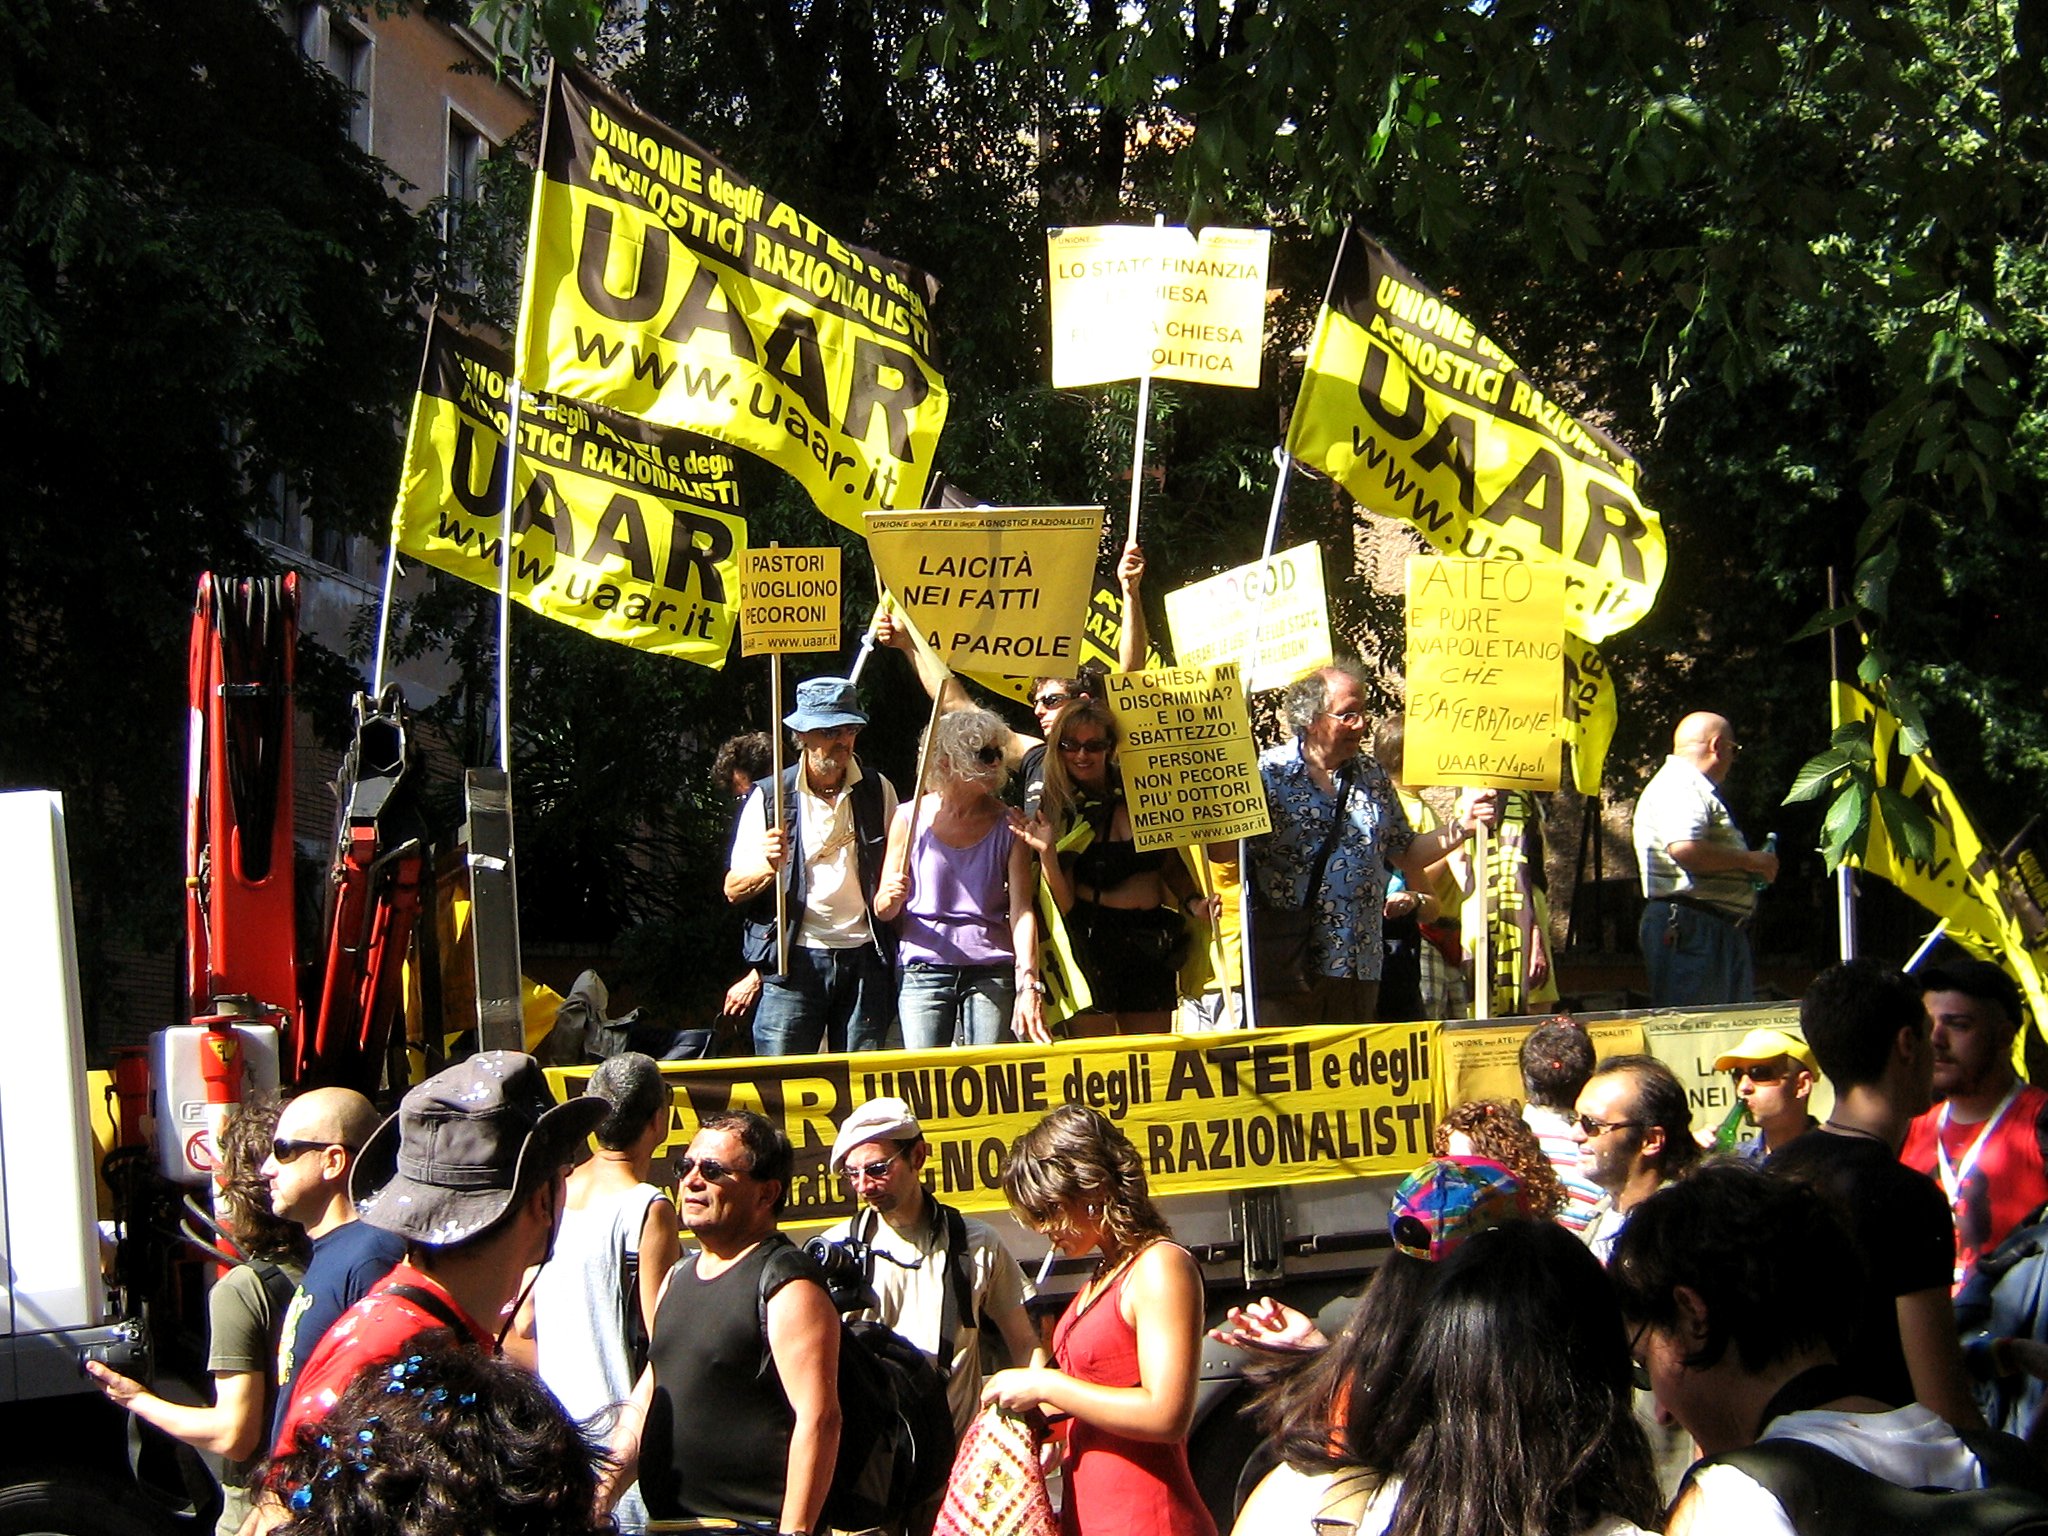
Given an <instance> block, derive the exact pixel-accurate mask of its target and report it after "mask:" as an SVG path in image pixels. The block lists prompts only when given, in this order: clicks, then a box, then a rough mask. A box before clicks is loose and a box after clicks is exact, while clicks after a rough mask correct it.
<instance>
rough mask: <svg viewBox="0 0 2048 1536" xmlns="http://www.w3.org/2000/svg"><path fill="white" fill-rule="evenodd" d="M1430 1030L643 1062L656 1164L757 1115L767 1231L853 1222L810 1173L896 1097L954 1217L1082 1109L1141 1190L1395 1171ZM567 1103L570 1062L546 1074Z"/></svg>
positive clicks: (1424, 1083)
mask: <svg viewBox="0 0 2048 1536" xmlns="http://www.w3.org/2000/svg"><path fill="white" fill-rule="evenodd" d="M1435 1040H1436V1027H1435V1026H1434V1025H1412V1024H1379V1025H1355V1026H1343V1027H1336V1028H1328V1027H1326V1028H1318V1029H1292V1030H1280V1029H1275V1030H1261V1031H1259V1032H1258V1034H1257V1035H1256V1036H1251V1035H1243V1034H1224V1035H1144V1036H1132V1037H1129V1038H1126V1039H1121V1040H1119V1039H1101V1040H1075V1041H1066V1042H1061V1043H1057V1044H1054V1045H1052V1046H1050V1047H1041V1046H1024V1045H1005V1046H986V1047H972V1046H964V1047H956V1048H954V1049H952V1050H946V1051H934V1052H915V1053H913V1052H908V1051H861V1052H858V1053H856V1054H853V1055H835V1056H754V1057H737V1058H733V1059H730V1060H721V1061H702V1062H668V1061H665V1062H663V1063H662V1064H661V1070H662V1075H663V1076H664V1077H666V1078H667V1079H668V1080H669V1082H670V1083H671V1084H672V1085H673V1087H674V1089H675V1111H674V1117H673V1120H672V1123H671V1125H670V1129H669V1135H668V1138H667V1140H666V1141H664V1142H663V1143H662V1145H661V1146H660V1147H659V1148H657V1149H656V1150H657V1153H658V1154H660V1155H665V1156H666V1155H674V1154H676V1153H679V1152H680V1151H681V1150H682V1149H683V1147H685V1146H686V1145H688V1143H689V1140H690V1138H691V1137H692V1136H694V1135H695V1134H696V1132H697V1126H698V1124H699V1123H700V1121H701V1120H702V1119H703V1117H704V1116H706V1115H708V1114H712V1113H714V1112H716V1111H720V1110H726V1109H751V1110H753V1111H755V1112H756V1113H759V1114H763V1115H766V1116H767V1117H768V1118H769V1119H770V1120H772V1121H774V1122H775V1123H776V1124H777V1125H779V1126H780V1127H781V1128H782V1129H783V1130H784V1131H785V1132H786V1133H787V1134H788V1136H789V1139H790V1142H791V1143H792V1145H793V1146H794V1147H795V1149H796V1171H795V1177H794V1178H793V1179H792V1181H791V1187H790V1191H789V1206H788V1209H787V1210H786V1211H785V1213H784V1217H783V1221H784V1224H785V1225H792V1224H796V1223H807V1222H820V1221H836V1220H838V1219H840V1218H841V1217H845V1216H850V1215H852V1214H853V1210H854V1203H853V1199H852V1194H851V1191H850V1190H849V1189H848V1188H847V1185H846V1181H845V1180H844V1179H842V1178H840V1177H838V1176H837V1175H835V1174H833V1173H831V1172H830V1171H829V1170H828V1169H827V1167H826V1163H827V1161H828V1159H829V1157H830V1155H831V1151H832V1140H833V1138H834V1137H835V1136H836V1135H837V1134H838V1127H839V1125H840V1124H841V1122H843V1121H844V1120H845V1119H846V1117H847V1116H848V1115H850V1114H851V1113H852V1112H853V1111H854V1110H856V1109H858V1108H859V1107H860V1106H861V1105H863V1104H865V1103H867V1102H868V1101H869V1100H870V1099H878V1098H885V1097H894V1098H900V1099H904V1100H907V1101H908V1102H909V1104H910V1106H911V1108H912V1109H913V1110H914V1111H915V1112H916V1114H917V1117H918V1120H919V1122H920V1123H921V1124H922V1125H923V1127H924V1133H925V1136H926V1138H927V1139H928V1140H929V1141H930V1142H931V1145H932V1156H931V1163H930V1169H931V1175H932V1189H933V1192H934V1193H935V1194H937V1195H938V1196H939V1198H940V1199H942V1200H944V1201H945V1202H946V1203H947V1204H949V1205H953V1206H956V1207H958V1208H959V1209H961V1210H966V1211H991V1210H1000V1209H1002V1208H1003V1205H1004V1200H1003V1191H1002V1168H1003V1159H1004V1158H1005V1157H1006V1156H1007V1155H1008V1153H1009V1150H1010V1144H1011V1143H1012V1142H1014V1141H1015V1140H1016V1139H1017V1138H1018V1137H1019V1136H1021V1135H1023V1134H1024V1132H1026V1131H1028V1130H1029V1129H1031V1127H1032V1126H1034V1125H1036V1124H1037V1123H1038V1122H1039V1120H1040V1119H1042V1118H1043V1117H1044V1116H1045V1114H1046V1113H1047V1112H1048V1111H1049V1110H1052V1109H1056V1108H1057V1107H1058V1106H1060V1105H1061V1104H1069V1103H1073V1104H1089V1105H1093V1106H1094V1107H1095V1108H1097V1109H1100V1110H1101V1111H1102V1112H1103V1113H1104V1114H1106V1115H1108V1116H1109V1117H1110V1118H1111V1119H1112V1120H1114V1121H1116V1122H1117V1124H1118V1125H1120V1126H1122V1127H1123V1131H1124V1134H1125V1135H1127V1136H1129V1137H1130V1138H1131V1141H1132V1143H1133V1144H1134V1145H1135V1146H1136V1147H1137V1149H1138V1155H1139V1156H1140V1157H1142V1158H1143V1159H1144V1162H1145V1173H1146V1177H1147V1179H1148V1180H1149V1182H1150V1184H1151V1189H1152V1193H1153V1194H1154V1195H1177V1194H1189V1193H1194V1192H1197V1191H1203V1190H1216V1191H1230V1190H1239V1189H1256V1188H1260V1187H1265V1186H1272V1185H1282V1184H1301V1183H1309V1182H1319V1181H1324V1180H1331V1179H1351V1178H1365V1177H1370V1176H1376V1175H1386V1174H1392V1175H1395V1176H1399V1175H1401V1174H1405V1173H1406V1172H1408V1170H1409V1169H1411V1168H1413V1167H1414V1166H1415V1165H1416V1164H1417V1163H1419V1162H1421V1161H1422V1160H1423V1159H1424V1158H1426V1157H1427V1156H1429V1138H1430V1133H1431V1131H1432V1130H1433V1129H1434V1128H1435V1125H1436V1106H1437V1097H1436V1095H1437V1081H1436V1056H1435ZM549 1076H550V1077H552V1078H553V1079H554V1080H555V1084H554V1086H555V1091H556V1093H557V1095H559V1096H562V1097H567V1096H569V1095H572V1094H580V1093H581V1092H582V1091H583V1084H584V1083H585V1082H586V1081H587V1080H588V1078H589V1076H590V1069H589V1068H587V1067H575V1068H568V1069H558V1070H555V1071H552V1072H550V1073H549Z"/></svg>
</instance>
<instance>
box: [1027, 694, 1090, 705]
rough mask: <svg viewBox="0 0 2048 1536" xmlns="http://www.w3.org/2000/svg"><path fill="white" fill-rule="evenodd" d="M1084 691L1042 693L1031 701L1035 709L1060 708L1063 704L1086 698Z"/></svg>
mask: <svg viewBox="0 0 2048 1536" xmlns="http://www.w3.org/2000/svg"><path fill="white" fill-rule="evenodd" d="M1086 697H1087V695H1086V694H1082V693H1041V694H1040V695H1039V696H1038V697H1037V698H1035V699H1033V700H1032V701H1031V707H1032V708H1033V709H1058V708H1059V707H1060V706H1061V705H1062V704H1071V703H1073V702H1074V700H1076V699H1082V698H1086Z"/></svg>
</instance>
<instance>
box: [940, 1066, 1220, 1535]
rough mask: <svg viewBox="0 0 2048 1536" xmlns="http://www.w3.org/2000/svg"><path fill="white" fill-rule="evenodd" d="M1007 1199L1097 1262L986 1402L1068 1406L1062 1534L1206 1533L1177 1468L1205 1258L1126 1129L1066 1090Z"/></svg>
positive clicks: (1008, 1173) (1008, 1172) (1194, 1364)
mask: <svg viewBox="0 0 2048 1536" xmlns="http://www.w3.org/2000/svg"><path fill="white" fill-rule="evenodd" d="M1003 1193H1004V1194H1005V1195H1006V1196H1007V1197H1008V1198H1009V1202H1010V1208H1011V1210H1013V1211H1014V1212H1016V1214H1017V1217H1018V1219H1019V1220H1020V1221H1022V1222H1023V1223H1024V1224H1025V1225H1026V1226H1028V1227H1030V1228H1031V1229H1032V1230H1033V1231H1035V1232H1039V1233H1042V1234H1043V1235H1044V1236H1045V1237H1046V1238H1047V1239H1048V1240H1049V1241H1050V1242H1051V1243H1052V1244H1053V1245H1054V1246H1055V1247H1056V1248H1057V1249H1059V1251H1060V1252H1061V1253H1063V1254H1066V1255H1067V1256H1068V1257H1070V1258H1078V1257H1080V1256H1082V1255H1085V1254H1088V1253H1096V1254H1099V1255H1100V1257H1099V1258H1098V1259H1097V1261H1096V1264H1095V1272H1094V1274H1093V1275H1091V1276H1090V1277H1089V1280H1088V1283H1087V1284H1086V1285H1084V1286H1083V1287H1082V1288H1081V1290H1080V1292H1079V1294H1077V1295H1076V1296H1075V1297H1074V1300H1073V1302H1072V1304H1071V1305H1069V1306H1068V1308H1067V1312H1066V1315H1065V1316H1064V1317H1062V1318H1061V1319H1060V1324H1059V1327H1058V1329H1057V1330H1056V1331H1055V1332H1054V1334H1053V1345H1052V1349H1053V1361H1054V1364H1053V1365H1052V1366H1049V1367H1028V1368H1025V1369H1021V1370H1010V1371H998V1372H997V1373H996V1374H995V1375H994V1376H991V1377H990V1378H989V1380H988V1383H987V1385H986V1386H984V1387H983V1388H982V1393H981V1400H982V1403H983V1404H984V1405H988V1404H991V1403H995V1404H1000V1405H1001V1406H1002V1407H1004V1408H1007V1409H1010V1410H1011V1411H1012V1412H1018V1413H1022V1412H1026V1411H1029V1410H1032V1409H1043V1410H1044V1411H1045V1412H1047V1413H1049V1414H1055V1415H1066V1416H1068V1423H1067V1426H1066V1454H1067V1461H1066V1476H1067V1496H1066V1502H1065V1507H1064V1508H1063V1509H1062V1510H1061V1512H1060V1529H1061V1531H1062V1532H1063V1533H1064V1536H1127V1533H1128V1536H1213V1533H1214V1531H1215V1529H1216V1527H1215V1523H1214V1522H1213V1521H1212V1520H1210V1518H1209V1512H1208V1510H1207V1509H1206V1508H1205V1507H1204V1506H1203V1503H1202V1499H1201V1495H1200V1494H1198V1493H1197V1492H1196V1490H1195V1481H1194V1477H1193V1475H1192V1474H1191V1473H1190V1472H1189V1471H1188V1448H1187V1438H1188V1428H1189V1426H1190V1425H1191V1424H1192V1423H1193V1422H1194V1416H1195V1388H1196V1385H1197V1379H1198V1376H1199V1371H1200V1365H1201V1348H1202V1315H1203V1312H1202V1272H1201V1270H1200V1269H1199V1268H1198V1267H1197V1266H1196V1264H1195V1260H1194V1256H1193V1255H1192V1254H1190V1253H1189V1252H1188V1251H1187V1250H1186V1249H1185V1248H1183V1247H1181V1246H1180V1245H1179V1244H1178V1243H1176V1242H1174V1241H1173V1234H1172V1232H1171V1231H1170V1230H1169V1229H1168V1227H1167V1225H1166V1221H1165V1218H1164V1217H1162V1216H1161V1215H1160V1214H1159V1210H1158V1207H1156V1206H1155V1205H1153V1203H1152V1196H1151V1194H1150V1192H1149V1191H1148V1189H1147V1187H1146V1183H1145V1167H1144V1164H1143V1163H1142V1162H1141V1161H1140V1160H1139V1157H1138V1151H1137V1148H1135V1147H1133V1146H1132V1145H1131V1142H1130V1138H1128V1137H1127V1136H1125V1135H1124V1133H1123V1132H1122V1131H1120V1130H1118V1129H1117V1128H1116V1126H1115V1125H1113V1124H1112V1123H1111V1122H1110V1121H1109V1120H1108V1119H1107V1118H1106V1117H1104V1116H1103V1115H1102V1114H1101V1113H1099V1112H1098V1111H1096V1110H1093V1109H1089V1108H1086V1107H1085V1106H1083V1105H1079V1104H1064V1105H1062V1106H1061V1107H1060V1108H1058V1109H1056V1110H1054V1111H1053V1112H1052V1113H1051V1114H1049V1115H1047V1116H1046V1117H1045V1118H1044V1119H1043V1120H1041V1121H1039V1122H1038V1124H1037V1125H1035V1126H1033V1127H1032V1128H1031V1129H1030V1130H1028V1131H1026V1132H1025V1133H1024V1134H1023V1135H1022V1136H1019V1137H1018V1138H1017V1141H1016V1143H1015V1145H1013V1146H1012V1147H1011V1148H1010V1157H1009V1161H1008V1162H1007V1163H1006V1164H1005V1166H1004V1168H1003Z"/></svg>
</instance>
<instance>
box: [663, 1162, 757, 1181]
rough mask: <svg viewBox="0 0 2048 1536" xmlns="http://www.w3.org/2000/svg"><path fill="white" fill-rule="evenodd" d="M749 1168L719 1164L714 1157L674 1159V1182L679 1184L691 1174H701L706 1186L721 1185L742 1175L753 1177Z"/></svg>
mask: <svg viewBox="0 0 2048 1536" xmlns="http://www.w3.org/2000/svg"><path fill="white" fill-rule="evenodd" d="M753 1172H754V1170H753V1169H751V1168H735V1167H733V1165H732V1164H731V1163H721V1162H720V1161H719V1160H718V1159H717V1158H715V1157H679V1158H677V1159H676V1181H677V1182H678V1183H681V1182H682V1181H683V1180H684V1179H687V1178H688V1177H689V1176H690V1175H691V1174H693V1173H695V1174H701V1175H702V1176H703V1179H704V1182H705V1183H706V1184H723V1183H724V1182H725V1181H726V1180H727V1179H736V1178H738V1177H740V1176H741V1175H742V1174H745V1175H746V1176H748V1177H750V1178H751V1177H752V1176H753Z"/></svg>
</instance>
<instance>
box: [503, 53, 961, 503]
mask: <svg viewBox="0 0 2048 1536" xmlns="http://www.w3.org/2000/svg"><path fill="white" fill-rule="evenodd" d="M540 162H541V163H540V176H539V178H538V180H537V182H536V185H535V190H534V204H533V225H532V230H531V233H530V235H529V237H528V240H527V264H526V286H525V291H524V293H523V295H522V297H521V300H520V309H519V382H520V385H521V386H522V387H523V388H526V389H541V390H550V391H553V392H555V393H558V394H563V395H568V396H570V397H572V398H574V399H577V400H590V401H596V402H598V403H599V404H603V405H608V406H610V407H612V408H613V409H615V410H620V411H624V412H627V413H628V414H630V415H634V416H639V417H642V418H644V419H646V420H648V421H653V422H659V423H661V424H663V425H665V426H673V427H687V428H689V429H690V430H692V431H695V432H702V433H704V434H705V435H706V436H709V437H715V438H717V439H718V440H719V441H721V442H724V443H730V444H731V445H732V446H733V447H735V448H744V449H745V450H747V451H748V452H749V453H753V454H758V455H759V456H760V457H762V458H764V459H767V460H768V461H769V462H770V463H773V464H775V465H777V466H778V467H780V468H782V469H784V470H786V471H787V472H788V473H790V474H791V475H793V476H795V477H796V479H797V480H799V481H801V482H802V484H803V486H804V489H805V490H807V491H809V492H810V494H811V499H812V500H813V501H815V502H816V503H817V505H818V508H819V510H820V511H822V512H824V514H825V515H826V516H827V517H830V518H831V519H833V521H835V522H838V523H841V524H843V525H844V526H846V527H848V528H852V529H854V530H856V531H858V530H859V529H860V526H861V522H860V519H861V514H862V513H863V512H866V511H868V510H870V509H872V508H876V507H905V506H915V505H917V503H918V499H919V497H920V496H921V495H922V493H923V491H924V484H925V480H926V479H927V477H928V476H929V475H930V474H931V468H932V460H933V457H934V455H935V453H936V452H937V448H938V441H939V430H940V428H941V427H942V426H944V424H945V420H946V386H945V381H944V379H942V378H941V377H940V374H939V369H938V364H937V361H936V360H935V357H934V354H933V350H932V336H931V320H930V315H929V306H930V304H931V301H932V298H933V296H934V294H935V293H936V292H937V288H938V285H937V284H936V283H935V282H934V281H933V280H932V279H931V278H930V277H929V276H927V275H926V274H925V273H923V272H920V271H918V270H917V269H916V268H915V267H911V266H908V265H906V264H905V263H903V262H900V261H896V260H894V259H892V258H890V257H887V256H881V255H878V254H876V253H875V252H873V251H868V250H863V249H861V248H860V247H858V246H851V245H847V244H845V243H844V242H842V241H840V240H839V239H837V238H835V237H834V236H833V235H832V234H831V233H830V232H829V231H827V230H824V229H821V228H819V226H818V225H817V224H816V223H815V222H813V221H812V220H811V219H809V218H806V217H805V216H804V215H803V214H801V213H799V212H798V211H797V210H796V209H794V208H792V207H790V206H789V204H787V203H785V202H782V201H781V200H779V199H778V198H776V197H774V196H772V195H770V194H769V193H768V192H767V191H766V190H765V189H764V188H762V187H760V186H757V185H755V184H754V183H752V182H750V181H748V180H747V179H746V178H745V177H743V176H740V175H738V174H737V173H735V172H734V171H733V170H731V169H730V168H729V167H728V166H726V165H724V164H722V163H721V162H720V161H719V160H718V159H717V158H716V157H715V156H713V155H711V154H708V153H707V152H705V151H704V150H702V149H700V148H699V147H698V146H697V145H695V144H693V143H691V142H690V140H688V139H686V138H684V137H683V136H682V135H681V134H679V133H677V132H676V131H675V130H674V129H672V128H670V127H669V126H668V125H667V124H666V123H663V122H660V121H659V120H657V119H655V118H652V117H649V116H648V115H647V114H646V113H644V112H641V111H639V110H637V109H636V108H634V107H633V106H631V105H630V104H628V103H627V102H626V101H625V100H624V99H623V98H621V97H619V96H616V95H614V94H613V93H612V92H610V91H608V90H606V89H605V88H604V87H603V86H602V85H600V84H599V83H598V82H597V81H596V80H595V79H594V78H592V77H591V76H590V75H587V74H585V73H584V72H582V71H581V70H578V69H576V68H574V67H573V66H571V65H567V64H558V65H557V66H556V68H555V72H554V75H553V78H552V80H551V81H550V83H549V87H548V108H547V120H546V128H545V131H544V133H543V134H542V139H541V156H540Z"/></svg>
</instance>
